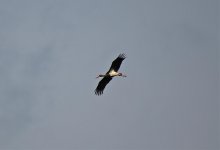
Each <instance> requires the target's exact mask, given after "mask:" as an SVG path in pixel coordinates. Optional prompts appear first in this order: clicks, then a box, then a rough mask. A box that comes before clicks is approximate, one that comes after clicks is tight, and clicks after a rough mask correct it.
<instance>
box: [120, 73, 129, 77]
mask: <svg viewBox="0 0 220 150" xmlns="http://www.w3.org/2000/svg"><path fill="white" fill-rule="evenodd" d="M118 76H122V77H127V76H126V75H125V74H122V73H119V74H118Z"/></svg>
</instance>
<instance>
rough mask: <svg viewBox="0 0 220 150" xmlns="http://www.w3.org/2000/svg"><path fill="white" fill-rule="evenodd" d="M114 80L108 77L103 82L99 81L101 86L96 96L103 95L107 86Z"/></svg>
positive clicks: (96, 91)
mask: <svg viewBox="0 0 220 150" xmlns="http://www.w3.org/2000/svg"><path fill="white" fill-rule="evenodd" d="M111 80H112V77H110V76H106V77H104V78H103V79H102V80H101V81H99V84H98V86H97V88H96V89H95V94H96V95H102V94H103V91H104V89H105V86H106V85H107V84H108V83H109V82H110V81H111Z"/></svg>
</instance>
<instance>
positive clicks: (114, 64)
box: [108, 53, 126, 72]
mask: <svg viewBox="0 0 220 150" xmlns="http://www.w3.org/2000/svg"><path fill="white" fill-rule="evenodd" d="M125 58H126V56H125V54H124V53H123V54H120V55H119V56H118V57H117V58H116V59H115V60H114V61H113V62H112V65H111V67H110V69H109V71H108V72H110V71H111V70H114V71H116V72H117V71H118V70H119V68H120V66H121V63H122V61H123V60H124V59H125Z"/></svg>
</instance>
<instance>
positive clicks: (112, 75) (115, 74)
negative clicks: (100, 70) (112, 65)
mask: <svg viewBox="0 0 220 150" xmlns="http://www.w3.org/2000/svg"><path fill="white" fill-rule="evenodd" d="M109 75H110V76H111V77H114V76H117V75H118V72H115V71H114V70H112V71H110V72H109Z"/></svg>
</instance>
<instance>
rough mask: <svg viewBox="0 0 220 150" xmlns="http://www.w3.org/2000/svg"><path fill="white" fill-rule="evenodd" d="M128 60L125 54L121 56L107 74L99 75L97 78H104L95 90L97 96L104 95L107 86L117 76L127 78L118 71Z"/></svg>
mask: <svg viewBox="0 0 220 150" xmlns="http://www.w3.org/2000/svg"><path fill="white" fill-rule="evenodd" d="M125 58H126V56H125V54H120V55H119V56H118V57H117V58H116V59H115V60H114V61H113V62H112V65H111V67H110V69H109V70H108V72H107V73H106V74H104V75H103V74H99V75H98V76H97V77H96V78H99V77H103V79H102V80H101V81H100V82H99V84H98V86H97V87H96V89H95V94H96V95H102V94H103V91H104V89H105V86H106V85H107V84H108V83H109V82H110V81H111V80H112V78H113V77H115V76H121V77H126V75H124V74H122V73H119V72H118V70H119V68H120V66H121V63H122V61H123V60H124V59H125Z"/></svg>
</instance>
